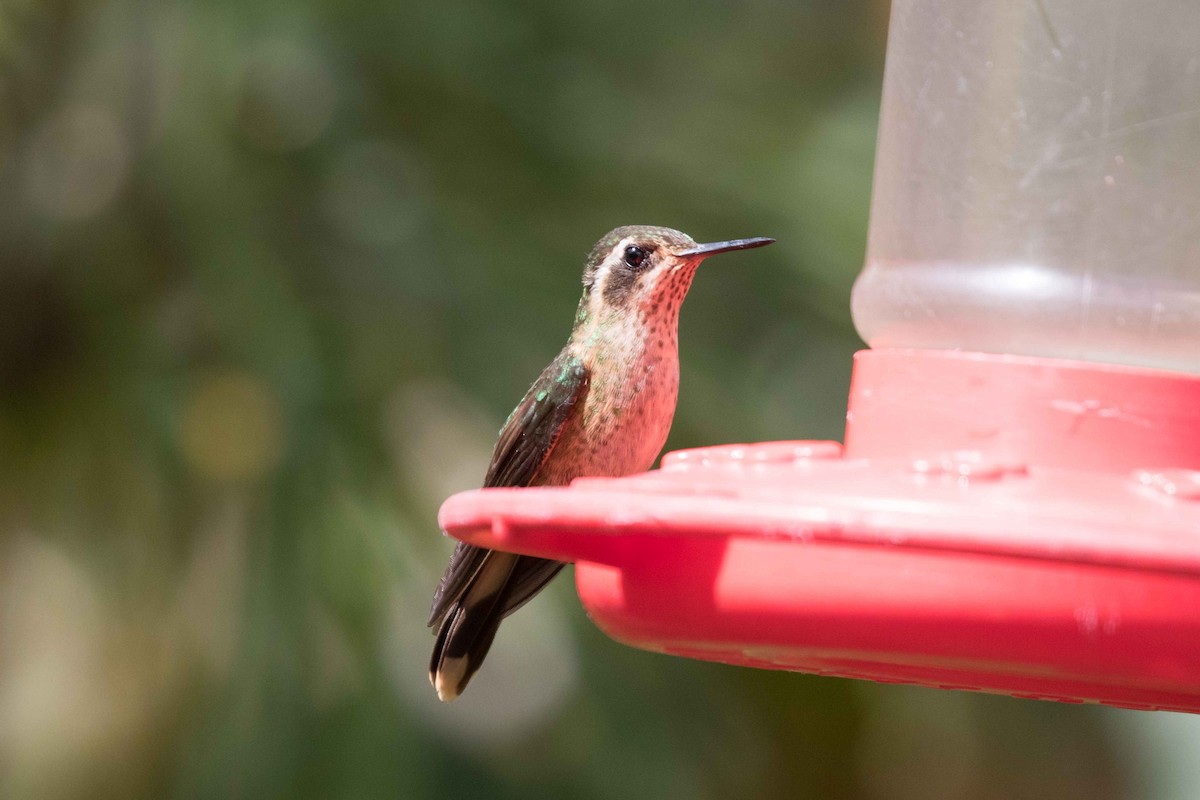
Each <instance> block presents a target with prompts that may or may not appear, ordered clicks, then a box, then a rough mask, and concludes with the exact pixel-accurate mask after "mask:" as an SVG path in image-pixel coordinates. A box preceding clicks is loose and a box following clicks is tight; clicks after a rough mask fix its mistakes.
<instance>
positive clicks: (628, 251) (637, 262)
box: [625, 244, 649, 269]
mask: <svg viewBox="0 0 1200 800" xmlns="http://www.w3.org/2000/svg"><path fill="white" fill-rule="evenodd" d="M648 255H649V254H648V253H647V252H646V251H645V249H644V248H641V247H638V246H637V245H636V244H631V245H629V246H628V247H626V248H625V265H626V266H628V267H629V268H630V269H637V268H638V267H641V266H642V265H643V264H645V263H646V257H647V256H648Z"/></svg>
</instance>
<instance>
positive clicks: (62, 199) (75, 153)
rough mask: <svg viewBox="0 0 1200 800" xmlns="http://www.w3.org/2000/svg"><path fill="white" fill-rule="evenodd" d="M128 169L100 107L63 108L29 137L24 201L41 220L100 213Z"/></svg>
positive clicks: (120, 141) (122, 143)
mask: <svg viewBox="0 0 1200 800" xmlns="http://www.w3.org/2000/svg"><path fill="white" fill-rule="evenodd" d="M128 170H129V146H128V143H127V141H126V138H125V136H124V135H123V131H122V129H121V126H120V125H119V124H118V122H117V120H116V118H115V117H114V116H113V114H112V112H111V111H110V110H108V109H107V108H104V107H99V106H88V105H81V104H76V105H68V106H66V107H65V108H63V109H62V110H60V111H58V112H57V113H55V114H53V115H51V116H50V118H49V119H48V120H47V121H46V122H45V124H44V125H43V126H42V127H41V128H40V129H39V130H38V131H37V132H36V133H35V134H34V136H33V140H32V142H31V143H30V147H29V154H28V157H27V160H26V162H25V185H26V190H27V192H28V194H29V199H30V201H31V202H32V203H33V205H34V207H36V208H37V209H38V210H39V211H41V212H42V213H44V214H45V215H47V216H49V217H51V218H54V219H61V220H78V219H83V218H85V217H89V216H92V215H93V214H96V213H98V212H100V211H103V210H104V209H105V208H107V207H108V206H109V204H110V203H112V201H113V200H114V199H115V198H116V196H117V193H118V192H119V191H120V189H121V187H122V185H124V183H125V179H126V176H127V173H128Z"/></svg>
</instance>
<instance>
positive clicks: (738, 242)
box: [675, 236, 775, 256]
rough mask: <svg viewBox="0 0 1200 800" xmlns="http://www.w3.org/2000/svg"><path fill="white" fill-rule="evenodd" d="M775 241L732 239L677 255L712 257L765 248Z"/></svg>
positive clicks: (699, 246)
mask: <svg viewBox="0 0 1200 800" xmlns="http://www.w3.org/2000/svg"><path fill="white" fill-rule="evenodd" d="M774 241H775V240H774V239H767V238H765V237H761V236H760V237H758V238H755V239H730V240H729V241H728V242H712V243H711V244H698V245H696V246H695V247H692V248H689V249H687V250H683V251H681V252H678V253H676V254H675V255H677V256H711V255H716V254H717V253H728V252H729V251H730V250H749V249H750V248H752V247H765V246H766V245H769V244H771V243H772V242H774Z"/></svg>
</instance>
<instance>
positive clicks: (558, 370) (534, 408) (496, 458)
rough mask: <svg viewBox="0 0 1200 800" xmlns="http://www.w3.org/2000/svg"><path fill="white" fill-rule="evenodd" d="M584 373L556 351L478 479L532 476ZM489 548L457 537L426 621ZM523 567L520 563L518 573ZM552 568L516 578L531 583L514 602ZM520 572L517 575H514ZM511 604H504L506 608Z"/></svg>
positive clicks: (494, 482)
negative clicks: (534, 577) (533, 576)
mask: <svg viewBox="0 0 1200 800" xmlns="http://www.w3.org/2000/svg"><path fill="white" fill-rule="evenodd" d="M590 375H591V372H590V371H589V370H588V368H587V367H586V366H584V365H583V363H582V362H581V361H579V360H578V359H577V358H574V357H573V356H570V355H567V354H566V353H560V354H559V356H558V358H556V359H554V361H552V362H550V366H548V367H547V368H546V369H545V370H544V371H543V372H542V374H541V376H539V377H538V379H537V381H535V382H534V384H533V386H531V387H530V389H529V391H528V392H527V393H526V394H525V397H524V398H523V399H522V400H521V402H520V404H519V405H518V406H517V407H516V409H515V410H514V411H513V413H512V414H511V415H510V416H509V418H508V421H507V422H506V423H505V424H504V427H503V428H502V429H501V431H500V436H499V438H498V439H497V441H496V448H495V450H493V451H492V462H491V464H490V465H489V466H488V471H487V476H486V477H485V478H484V481H483V485H484V487H485V488H490V487H498V486H528V485H529V484H530V483H532V482H533V480H534V479H535V478H536V477H537V473H538V470H539V469H540V468H541V466H542V464H544V463H545V461H546V458H547V457H548V456H549V455H550V451H551V450H553V449H554V445H555V443H557V442H558V437H559V436H561V435H562V431H563V427H564V426H565V425H566V423H567V420H568V419H570V417H571V413H572V412H573V411H574V409H575V407H576V406H577V405H578V403H579V401H580V399H581V398H582V397H583V395H584V393H585V392H586V391H587V387H588V379H589V377H590ZM489 552H490V551H489V550H485V549H483V548H481V547H474V546H472V545H468V544H463V543H461V542H460V543H459V544H458V546H457V547H455V549H454V555H453V556H452V557H451V559H450V565H449V566H448V567H446V573H445V575H443V576H442V580H441V581H440V582H439V583H438V588H437V592H436V593H435V594H434V596H433V608H432V609H431V610H430V612H429V624H430V625H431V626H432V625H436V624H437V623H438V622H439V621H440V620H441V618H442V617H443V616H445V614H446V611H447V610H449V608H450V606H451V605H452V604H453V603H454V601H455V600H457V599H458V598H459V597H460V596H461V595H462V593H463V591H464V590H466V588H467V587H468V586H469V585H470V584H471V580H472V579H473V578H474V577H475V575H476V573H478V572H479V569H480V568H481V567H482V566H483V563H484V561H485V559H486V558H487V556H488V554H489ZM541 560H542V559H536V561H541ZM524 561H526V559H522V562H524ZM551 563H553V562H551ZM530 566H533V565H532V564H531V565H530ZM544 569H545V568H539V569H538V570H537V571H538V572H539V573H540V572H542V571H543V570H544ZM524 571H525V570H524V569H521V572H522V573H523V572H524ZM557 571H558V570H557V569H555V570H554V571H553V572H551V573H550V574H549V575H546V576H545V577H541V576H539V578H540V579H538V580H536V581H535V582H536V586H533V585H532V584H531V582H530V581H529V580H528V579H526V580H519V581H518V585H521V586H522V588H524V589H525V590H526V591H528V589H529V588H532V589H533V592H529V593H528V594H526V593H525V592H524V591H523V592H522V593H521V594H524V595H525V596H524V598H523V599H522V600H521V601H519V602H518V603H517V604H518V605H519V604H520V602H524V600H525V599H528V598H529V597H530V596H532V594H533V593H534V592H536V591H537V589H540V588H541V587H542V586H544V585H545V583H546V581H548V580H549V579H550V578H552V577H553V576H554V572H557ZM521 577H522V576H521V575H517V576H514V579H519V578H521ZM510 602H511V601H510ZM511 610H512V609H511V608H510V609H509V611H511Z"/></svg>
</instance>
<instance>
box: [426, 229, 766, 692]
mask: <svg viewBox="0 0 1200 800" xmlns="http://www.w3.org/2000/svg"><path fill="white" fill-rule="evenodd" d="M774 241H775V240H774V239H767V238H754V239H732V240H729V241H725V242H713V243H711V244H697V243H696V242H695V241H694V240H693V239H692V238H691V237H690V236H688V235H687V234H685V233H680V232H679V231H677V230H672V229H671V228H658V227H652V226H647V225H632V226H627V227H623V228H617V229H615V230H613V231H611V232H609V233H608V234H607V235H605V236H604V238H602V239H601V240H600V241H598V242H597V243H596V245H595V246H594V247H593V248H592V250H591V252H590V253H589V254H588V256H587V260H586V261H585V263H584V268H583V296H582V297H581V298H580V300H579V307H578V310H577V311H576V313H575V324H574V326H573V327H572V329H571V338H570V339H568V340H567V344H566V346H565V347H563V349H562V351H561V352H560V353H559V354H558V355H557V356H556V357H555V358H554V360H553V361H551V362H550V365H549V366H547V367H546V368H545V369H544V370H543V371H542V374H541V375H539V376H538V379H537V380H536V381H534V383H533V385H532V386H530V387H529V391H528V392H526V393H525V396H524V397H523V398H522V399H521V402H520V403H519V404H518V405H517V407H516V408H515V409H514V410H513V412H512V413H511V414H510V415H509V417H508V420H507V421H506V422H505V423H504V427H503V428H501V430H500V434H499V438H498V439H497V441H496V447H495V450H494V451H493V453H492V460H491V463H490V465H489V466H488V470H487V474H486V476H485V478H484V481H483V485H484V487H485V488H487V487H496V486H561V485H565V484H568V483H570V482H571V481H572V480H573V479H574V478H578V477H584V476H588V477H620V476H623V475H631V474H633V473H638V472H644V471H646V470H648V469H649V468H650V467H651V466H653V464H654V460H655V458H657V457H658V453H659V451H660V450H662V446H663V444H664V443H665V442H666V440H667V434H668V432H669V431H670V430H671V420H672V418H673V417H674V416H675V401H676V397H677V395H678V389H679V343H678V339H679V308H680V306H681V305H682V304H683V298H684V296H685V295H686V294H687V291H688V289H689V288H690V287H691V284H692V278H693V277H694V276H695V273H696V267H698V266H699V265H700V262H702V261H703V260H704V259H706V258H708V257H709V256H712V255H716V254H717V253H725V252H729V251H731V250H746V249H749V248H752V247H762V246H763V245H768V244H771V243H772V242H774ZM563 566H564V564H563V563H561V562H558V561H552V560H549V559H544V558H536V557H534V556H522V555H515V554H512V553H504V552H500V551H496V550H488V549H486V548H482V547H476V546H474V545H469V544H466V543H464V542H459V543H458V544H457V546H456V547H455V549H454V554H453V555H452V556H451V558H450V564H449V566H447V567H446V572H445V574H444V575H443V576H442V579H441V581H440V582H439V584H438V587H437V591H436V592H435V594H434V597H433V608H432V609H431V610H430V614H429V626H430V627H434V626H437V628H438V631H437V640H436V642H435V644H434V646H433V656H432V658H431V659H430V663H429V681H430V683H432V684H433V687H434V689H436V690H437V693H438V697H439V698H441V699H442V700H443V701H446V702H449V701H451V700H453V699H455V698H456V697H458V696H459V695H460V694H461V693H462V692H463V690H464V689H465V688H466V686H467V683H468V681H470V680H471V677H472V676H473V675H474V674H475V671H476V670H478V669H479V666H480V665H481V664H482V663H483V659H484V657H485V656H487V652H488V649H489V648H490V647H491V645H492V640H493V639H494V638H495V636H496V631H497V629H498V628H499V627H500V623H501V621H502V620H504V618H505V617H507V616H508V615H509V614H511V613H513V612H514V611H516V610H517V609H518V608H520V607H521V606H523V605H524V604H525V603H526V602H528V601H529V600H530V598H532V597H533V596H534V595H535V594H537V593H538V592H539V591H541V590H542V588H544V587H545V586H546V584H547V583H549V582H550V580H551V579H552V578H554V576H555V575H557V574H558V571H559V570H560V569H562V568H563Z"/></svg>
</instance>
